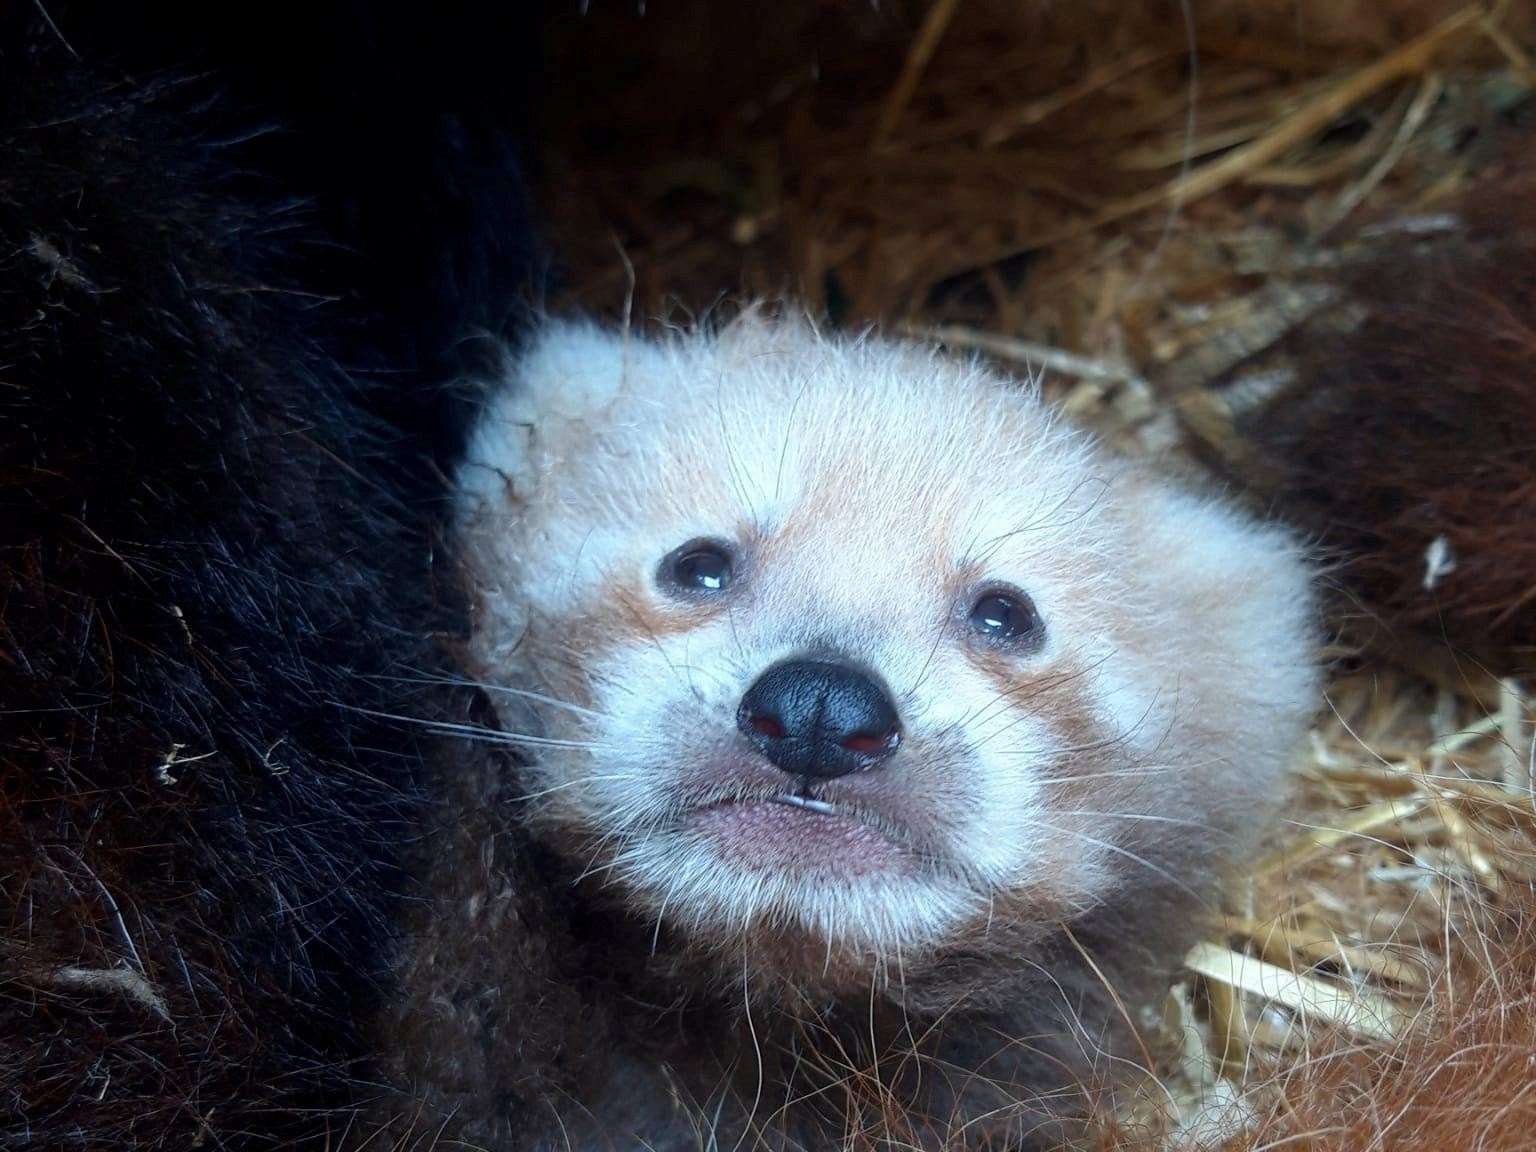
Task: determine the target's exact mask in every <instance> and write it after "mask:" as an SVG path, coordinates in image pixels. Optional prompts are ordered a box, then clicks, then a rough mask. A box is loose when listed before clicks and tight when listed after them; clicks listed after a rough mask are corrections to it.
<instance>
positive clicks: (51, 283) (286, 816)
mask: <svg viewBox="0 0 1536 1152" xmlns="http://www.w3.org/2000/svg"><path fill="white" fill-rule="evenodd" d="M470 7H471V6H469V5H465V6H464V8H465V11H454V10H452V6H449V10H443V9H441V8H437V7H434V9H433V10H432V12H431V13H430V17H431V19H430V21H428V20H427V19H426V17H427V16H428V15H429V14H428V13H427V12H426V10H425V9H421V10H419V12H418V13H417V14H416V15H415V16H410V15H393V14H390V13H389V12H387V11H386V6H371V5H365V4H351V3H345V2H343V3H336V4H330V5H326V4H320V5H305V6H300V5H296V4H294V5H286V4H282V3H279V4H277V5H249V6H244V5H235V6H231V7H225V6H202V7H200V8H191V7H188V8H186V9H185V10H183V8H182V6H180V5H175V6H162V7H159V8H141V7H140V6H137V5H111V4H103V3H68V2H63V0H49V2H48V3H47V4H46V5H34V4H32V3H23V4H14V5H7V6H5V7H4V9H3V11H0V156H3V157H4V159H3V162H0V1146H4V1147H6V1148H39V1149H63V1148H81V1149H111V1148H128V1147H133V1148H158V1147H164V1148H177V1149H181V1148H190V1147H209V1148H242V1147H266V1146H273V1145H278V1144H282V1145H283V1146H289V1142H291V1141H294V1140H297V1139H299V1138H300V1137H305V1136H314V1137H316V1138H317V1140H319V1141H321V1142H324V1144H325V1145H326V1146H328V1147H337V1146H338V1145H340V1144H342V1143H344V1142H345V1141H344V1140H343V1139H342V1135H341V1134H342V1133H343V1132H344V1131H345V1130H346V1129H347V1126H348V1123H349V1116H350V1115H351V1113H350V1112H349V1111H348V1109H350V1108H352V1107H353V1106H355V1105H356V1104H357V1103H358V1102H359V1101H361V1100H363V1099H365V1098H367V1097H369V1096H372V1095H376V1094H377V1089H376V1088H375V1087H373V1086H372V1084H373V1080H372V1077H373V1073H372V1072H371V1070H370V1065H369V1063H368V1062H367V1061H366V1060H365V1059H364V1057H366V1055H367V1051H368V1044H369V1041H368V1039H367V1032H368V1024H367V1021H368V1018H369V1015H370V1013H371V1010H372V1008H373V1006H374V1005H375V1003H376V1002H377V1001H378V1000H379V998H380V996H381V995H382V994H383V992H384V989H385V988H386V987H387V981H388V978H387V973H388V970H389V964H390V939H391V923H392V921H393V920H394V918H395V914H396V909H397V905H398V902H399V899H400V896H401V892H402V876H403V874H404V866H405V864H406V860H405V853H406V852H407V851H408V850H409V848H410V845H411V843H412V841H413V838H414V837H415V836H416V835H417V829H418V828H419V826H420V823H421V817H422V811H423V801H422V786H421V777H422V773H421V770H420V750H419V748H418V747H417V745H416V744H415V743H414V742H413V741H412V739H411V738H410V736H409V732H408V730H402V728H401V727H400V726H398V725H392V724H389V723H387V722H384V721H381V720H379V719H376V718H374V717H372V716H370V715H367V714H366V713H365V712H363V711H360V709H367V710H372V711H376V712H402V711H420V710H421V709H422V708H423V707H424V702H423V701H420V700H417V699H413V698H411V696H410V693H411V692H412V691H413V689H412V687H411V686H409V685H406V684H403V683H401V682H400V681H399V680H398V679H394V678H397V677H400V676H402V675H409V674H410V673H411V671H412V670H413V669H419V668H420V667H421V666H422V665H423V664H424V663H425V662H426V660H427V659H428V639H427V637H428V635H429V633H430V632H431V630H432V628H433V627H434V625H435V623H436V621H437V618H438V614H437V610H436V608H435V606H434V605H433V604H432V602H431V593H430V589H431V587H432V581H431V571H430V569H431V563H432V556H433V538H432V535H431V531H430V526H431V523H432V518H433V514H434V512H435V501H436V494H437V490H438V485H439V482H440V476H439V470H438V469H437V467H436V466H435V460H438V459H445V458H451V457H452V456H453V454H454V452H455V444H456V440H457V436H458V425H459V423H460V422H461V420H460V417H459V414H458V412H457V409H458V407H459V406H458V405H456V404H455V403H453V402H452V400H451V397H450V395H449V393H448V391H447V390H446V389H445V388H444V387H443V386H442V381H444V380H445V379H447V378H448V376H449V375H450V373H451V372H452V370H453V367H454V365H455V363H456V360H457V358H458V356H459V355H460V353H461V351H462V348H461V346H460V345H459V344H458V343H457V338H458V336H459V335H460V334H461V333H466V332H467V333H473V332H475V331H476V330H487V331H490V332H492V333H493V334H498V335H500V334H503V333H504V330H505V328H506V326H507V319H508V316H509V315H510V304H511V302H512V301H513V300H514V299H515V292H514V288H515V287H517V286H518V285H519V283H520V282H521V281H522V280H523V279H524V278H525V277H526V276H527V275H528V272H529V265H530V260H529V230H528V228H527V226H526V223H525V222H524V220H523V219H522V216H521V213H522V211H523V203H524V202H523V198H522V195H521V185H520V183H519V180H518V173H517V168H516V164H515V158H514V155H513V149H512V144H511V142H512V141H514V140H515V139H516V138H517V134H516V131H515V124H514V122H513V117H514V116H515V115H516V113H517V110H518V109H519V108H520V107H521V88H522V84H523V76H522V66H523V56H524V52H523V49H524V47H525V46H526V44H527V42H528V39H529V38H528V37H527V36H526V35H524V34H523V30H522V27H521V26H522V23H523V20H524V17H523V16H520V15H518V14H517V13H516V12H513V11H510V10H509V12H508V13H506V14H504V15H496V14H484V15H478V14H471V13H470V12H469V11H468V9H469V8H470ZM509 8H510V9H516V8H517V6H509ZM467 22H473V24H474V27H473V28H466V27H465V25H466V23H467Z"/></svg>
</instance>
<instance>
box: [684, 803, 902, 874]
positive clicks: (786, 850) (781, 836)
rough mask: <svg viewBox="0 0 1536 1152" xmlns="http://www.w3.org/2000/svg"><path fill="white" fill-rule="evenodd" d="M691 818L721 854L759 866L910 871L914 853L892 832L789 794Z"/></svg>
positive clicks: (839, 871) (849, 871)
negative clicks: (884, 831) (877, 828)
mask: <svg viewBox="0 0 1536 1152" xmlns="http://www.w3.org/2000/svg"><path fill="white" fill-rule="evenodd" d="M690 824H691V825H692V826H693V828H694V829H696V830H697V831H698V832H701V833H703V835H704V836H705V837H706V838H708V839H709V840H710V842H711V843H712V844H713V845H714V847H715V848H716V849H717V850H718V851H719V853H720V855H721V857H722V858H724V859H725V860H728V861H730V862H731V863H733V864H737V865H740V866H742V867H746V868H750V869H753V870H758V871H767V870H773V871H782V872H794V873H817V874H823V875H827V876H829V877H844V878H847V877H869V876H880V875H891V874H893V873H898V872H909V871H911V869H912V865H913V858H912V855H911V854H910V853H909V852H908V851H907V850H906V849H905V848H903V847H902V846H901V845H899V844H897V843H896V842H895V841H893V840H892V839H890V837H888V836H886V835H884V834H883V833H881V832H879V831H877V830H876V829H874V828H872V827H870V826H869V825H868V824H866V823H865V822H864V821H862V820H859V819H858V818H856V817H855V816H852V815H850V814H848V813H846V812H844V811H841V810H840V809H837V808H834V807H833V806H832V805H829V804H826V803H823V802H821V801H818V800H805V799H801V798H799V797H793V796H785V797H782V798H780V799H776V800H754V801H744V802H741V803H732V804H715V805H712V806H710V807H708V808H703V809H701V810H699V811H698V812H696V813H695V814H694V815H693V816H692V818H691V820H690Z"/></svg>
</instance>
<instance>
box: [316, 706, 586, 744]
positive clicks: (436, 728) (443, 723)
mask: <svg viewBox="0 0 1536 1152" xmlns="http://www.w3.org/2000/svg"><path fill="white" fill-rule="evenodd" d="M330 704H331V705H332V706H333V707H336V708H344V709H346V710H347V711H348V712H357V713H359V714H361V715H363V716H376V717H378V718H379V719H380V720H395V721H398V722H399V723H401V724H411V725H414V726H415V727H418V728H425V729H427V730H428V731H431V732H441V733H443V734H444V735H447V736H466V737H469V738H471V739H474V740H480V741H483V742H484V743H486V744H510V745H528V746H530V747H534V748H583V749H588V750H591V749H600V748H602V747H603V745H601V744H596V743H593V742H591V741H587V740H557V739H554V738H552V737H548V736H530V735H528V734H526V733H523V732H506V731H503V730H502V729H500V728H485V727H482V726H480V725H478V724H455V723H453V722H452V721H448V720H428V719H425V718H423V717H420V716H402V715H400V714H398V713H395V712H376V711H374V710H373V709H372V708H359V707H357V706H356V705H353V704H343V703H341V702H340V701H338V700H332V701H330Z"/></svg>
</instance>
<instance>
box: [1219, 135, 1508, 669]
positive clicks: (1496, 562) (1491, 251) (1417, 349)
mask: <svg viewBox="0 0 1536 1152" xmlns="http://www.w3.org/2000/svg"><path fill="white" fill-rule="evenodd" d="M1526 146H1527V147H1529V146H1530V145H1529V144H1527V145H1526ZM1450 207H1451V208H1452V209H1453V210H1455V211H1457V212H1459V213H1460V214H1461V215H1462V216H1463V218H1464V221H1465V227H1464V229H1461V230H1458V232H1456V233H1455V234H1453V235H1451V236H1450V237H1442V238H1440V239H1438V240H1430V241H1424V240H1421V239H1415V238H1413V237H1411V236H1407V235H1402V234H1400V235H1397V236H1396V237H1394V238H1393V239H1392V240H1391V241H1390V242H1388V243H1385V244H1379V246H1378V247H1376V248H1375V249H1374V251H1373V254H1372V255H1371V256H1370V257H1369V258H1368V259H1366V260H1365V261H1364V262H1363V263H1361V264H1359V265H1357V266H1354V267H1350V268H1348V269H1347V271H1345V272H1343V273H1341V275H1342V277H1343V280H1344V286H1345V287H1346V288H1347V290H1348V291H1349V293H1350V295H1351V297H1352V299H1353V301H1354V302H1355V303H1356V304H1357V305H1359V306H1361V307H1363V308H1364V310H1365V319H1364V321H1363V323H1361V325H1360V326H1359V327H1358V328H1357V329H1354V330H1351V331H1343V332H1340V331H1328V332H1308V333H1306V334H1305V336H1303V337H1302V338H1300V339H1298V340H1297V341H1296V342H1295V347H1294V348H1293V353H1294V355H1295V356H1296V358H1297V361H1298V366H1299V373H1298V384H1297V385H1296V387H1295V388H1294V389H1293V390H1291V391H1290V392H1288V393H1287V394H1285V395H1283V396H1281V397H1280V398H1279V399H1278V400H1277V401H1276V402H1275V403H1274V404H1273V405H1272V406H1270V407H1268V408H1266V409H1265V410H1264V411H1263V412H1261V413H1259V414H1258V416H1257V417H1256V418H1255V419H1254V420H1253V421H1252V424H1251V426H1250V427H1248V428H1247V429H1245V431H1247V432H1248V434H1249V436H1250V437H1251V438H1252V439H1253V442H1254V443H1255V444H1256V445H1257V446H1258V448H1259V454H1260V462H1261V467H1262V470H1263V475H1262V477H1261V479H1260V484H1261V487H1263V488H1264V490H1265V491H1266V492H1268V493H1269V494H1271V495H1272V497H1273V499H1274V501H1275V503H1276V504H1277V505H1278V506H1279V508H1280V509H1281V510H1282V511H1283V512H1284V513H1285V514H1286V515H1287V516H1289V517H1290V518H1292V519H1293V520H1294V521H1296V522H1297V523H1300V524H1302V525H1305V526H1307V527H1310V528H1312V529H1314V530H1315V531H1317V532H1318V533H1319V535H1320V536H1321V538H1322V540H1323V542H1324V544H1325V545H1327V546H1329V547H1331V548H1333V549H1334V550H1335V551H1336V552H1337V553H1338V554H1340V555H1341V556H1342V558H1343V565H1342V567H1341V569H1340V579H1341V580H1342V582H1343V583H1344V585H1345V586H1346V587H1347V588H1348V590H1349V591H1350V592H1351V593H1352V594H1353V595H1354V596H1356V597H1358V598H1359V600H1360V601H1361V602H1363V604H1364V605H1365V606H1366V608H1367V610H1368V611H1369V612H1370V613H1371V614H1373V615H1375V616H1377V617H1379V619H1380V620H1382V621H1384V622H1385V625H1386V628H1387V630H1388V631H1394V630H1402V631H1406V632H1409V633H1413V632H1418V633H1423V634H1427V635H1429V636H1430V637H1431V638H1434V639H1438V638H1440V637H1442V636H1443V637H1444V638H1445V639H1446V640H1449V641H1450V642H1451V644H1452V645H1454V646H1456V647H1458V648H1461V649H1470V650H1473V651H1476V652H1479V653H1481V654H1483V655H1486V656H1489V657H1491V658H1492V659H1493V661H1494V663H1495V664H1496V665H1497V666H1498V667H1500V668H1501V669H1509V668H1512V667H1513V668H1519V667H1521V666H1524V667H1530V666H1532V665H1533V664H1536V167H1533V166H1531V165H1530V163H1529V162H1528V161H1525V162H1522V163H1521V164H1520V165H1518V166H1516V167H1515V168H1514V170H1512V171H1504V172H1499V173H1496V174H1494V175H1493V176H1492V177H1490V178H1489V179H1487V180H1486V181H1485V182H1484V183H1482V184H1480V185H1479V186H1477V187H1476V188H1475V189H1473V190H1472V191H1471V192H1470V193H1468V194H1467V195H1466V196H1465V197H1464V198H1463V199H1462V200H1461V202H1460V203H1458V204H1454V205H1451V206H1450ZM1437 538H1441V539H1443V540H1444V541H1445V543H1446V545H1448V547H1449V557H1450V559H1451V560H1452V561H1453V562H1454V565H1455V567H1454V568H1453V569H1450V570H1448V571H1446V572H1445V574H1444V575H1443V576H1442V578H1441V579H1440V580H1439V582H1438V583H1436V584H1435V586H1434V587H1433V588H1432V589H1426V588H1425V587H1424V580H1425V572H1426V550H1427V549H1428V548H1429V547H1430V546H1431V544H1432V542H1434V541H1435V540H1436V539H1437Z"/></svg>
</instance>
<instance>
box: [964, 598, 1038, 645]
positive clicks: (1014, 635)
mask: <svg viewBox="0 0 1536 1152" xmlns="http://www.w3.org/2000/svg"><path fill="white" fill-rule="evenodd" d="M970 624H971V627H972V628H973V629H975V630H976V631H977V632H979V633H980V634H981V635H983V636H985V637H986V638H987V639H988V640H994V641H997V642H998V643H1012V642H1015V641H1020V640H1037V639H1038V638H1039V636H1040V634H1041V632H1042V630H1043V625H1042V623H1041V621H1040V615H1039V613H1038V612H1036V611H1035V605H1034V603H1033V602H1032V601H1031V600H1030V598H1029V597H1028V596H1026V595H1024V593H1022V592H1017V591H1014V590H1012V589H1004V588H991V589H988V590H987V591H985V592H983V593H982V594H981V595H980V596H978V597H976V602H975V603H974V604H972V605H971V615H970Z"/></svg>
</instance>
